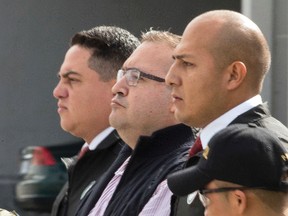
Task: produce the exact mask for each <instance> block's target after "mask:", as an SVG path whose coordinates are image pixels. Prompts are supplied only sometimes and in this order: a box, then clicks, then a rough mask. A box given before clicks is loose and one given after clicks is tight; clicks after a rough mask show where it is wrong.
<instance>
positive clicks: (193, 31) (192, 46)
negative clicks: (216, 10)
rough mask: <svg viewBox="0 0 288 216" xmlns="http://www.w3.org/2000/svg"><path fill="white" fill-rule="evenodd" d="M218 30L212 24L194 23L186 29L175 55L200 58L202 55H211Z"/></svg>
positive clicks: (208, 22)
mask: <svg viewBox="0 0 288 216" xmlns="http://www.w3.org/2000/svg"><path fill="white" fill-rule="evenodd" d="M216 32H217V28H214V27H212V26H211V22H210V21H207V22H202V21H192V22H190V23H189V24H188V25H187V27H186V28H185V30H184V32H183V35H182V39H181V41H180V43H179V45H178V46H177V47H176V49H175V51H174V53H173V54H174V55H185V56H186V55H189V56H190V55H193V56H199V54H200V53H201V55H202V54H204V53H206V54H209V50H210V49H209V48H211V46H213V43H216V42H217V41H215V40H214V37H215V34H216Z"/></svg>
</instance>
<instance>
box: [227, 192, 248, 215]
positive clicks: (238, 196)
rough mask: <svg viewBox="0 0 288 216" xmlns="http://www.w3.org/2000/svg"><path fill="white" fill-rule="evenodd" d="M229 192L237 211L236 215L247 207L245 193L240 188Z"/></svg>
mask: <svg viewBox="0 0 288 216" xmlns="http://www.w3.org/2000/svg"><path fill="white" fill-rule="evenodd" d="M230 194H231V197H230V199H231V202H232V205H233V208H234V210H235V212H237V213H238V215H242V214H243V213H244V211H245V210H246V208H247V196H246V194H245V193H244V192H243V191H241V190H235V191H232V193H230Z"/></svg>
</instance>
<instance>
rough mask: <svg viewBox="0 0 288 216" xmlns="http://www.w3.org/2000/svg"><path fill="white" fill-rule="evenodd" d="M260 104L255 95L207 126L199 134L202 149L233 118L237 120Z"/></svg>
mask: <svg viewBox="0 0 288 216" xmlns="http://www.w3.org/2000/svg"><path fill="white" fill-rule="evenodd" d="M261 103H262V98H261V96H260V95H256V96H254V97H252V98H250V99H248V100H246V101H244V102H243V103H241V104H239V105H238V106H236V107H234V108H233V109H231V110H229V111H228V112H226V113H224V114H223V115H222V116H220V117H218V118H217V119H215V120H214V121H212V122H211V123H210V124H208V125H207V126H206V127H205V128H203V129H202V130H201V132H200V139H201V143H202V147H203V149H204V148H206V147H207V145H208V142H209V141H210V139H211V138H212V136H213V135H214V134H216V133H217V132H218V131H220V130H222V129H223V128H225V127H227V126H228V125H229V124H230V123H231V122H232V121H233V120H234V119H235V118H237V116H239V115H241V114H242V113H244V112H246V111H248V110H250V109H252V108H253V107H256V106H258V105H259V104H261Z"/></svg>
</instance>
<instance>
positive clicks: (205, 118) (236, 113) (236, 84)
mask: <svg viewBox="0 0 288 216" xmlns="http://www.w3.org/2000/svg"><path fill="white" fill-rule="evenodd" d="M173 58H174V63H173V65H172V66H171V68H170V70H169V72H168V74H167V76H166V84H168V85H170V86H171V87H172V94H171V95H172V98H173V102H174V110H175V117H176V119H178V120H179V121H181V122H183V123H185V124H187V125H189V126H192V127H198V128H201V129H202V130H201V131H200V135H199V138H200V140H201V144H200V147H199V146H198V149H197V150H196V151H194V147H195V146H196V144H194V145H193V146H192V149H191V151H190V152H191V155H190V158H189V161H188V162H187V166H193V165H195V164H196V163H197V161H198V159H199V155H201V149H205V148H206V146H207V144H208V142H209V140H210V138H211V137H212V136H213V135H214V134H215V133H217V132H218V131H220V130H221V129H223V128H225V127H227V126H228V125H230V124H235V123H243V124H254V125H257V126H260V127H264V128H267V129H268V130H270V131H272V132H273V133H275V134H276V136H277V137H278V138H280V140H281V141H282V143H283V145H284V146H285V148H288V129H287V128H286V127H285V126H284V125H283V124H282V123H281V122H279V121H278V120H276V119H275V118H273V117H272V116H271V114H270V111H269V109H268V106H267V104H266V103H263V102H262V98H261V96H260V93H261V90H262V85H263V82H264V78H265V75H266V74H267V72H268V70H269V68H270V64H271V54H270V51H269V47H268V44H267V41H266V39H265V37H264V35H263V33H262V32H261V30H260V29H259V27H258V26H257V25H256V24H255V23H254V22H253V21H252V20H250V19H249V18H247V17H246V16H244V15H242V14H240V13H238V12H235V11H229V10H214V11H209V12H206V13H203V14H201V15H199V16H197V17H196V18H194V19H193V20H192V21H191V22H190V23H189V24H188V26H187V27H186V28H185V31H184V33H183V37H182V39H181V42H180V44H179V45H178V46H177V47H176V49H175V50H174V52H173ZM195 143H196V142H195ZM197 143H200V142H197ZM192 150H193V151H192ZM197 151H198V152H197ZM168 184H169V178H168ZM191 184H193V182H191ZM171 190H172V192H173V189H171ZM194 197H195V196H194V194H191V195H188V197H187V196H186V197H177V198H176V199H178V202H176V204H177V205H175V206H174V209H173V213H172V215H181V216H185V215H193V216H198V215H203V214H204V213H203V212H204V208H203V207H201V203H200V202H199V199H197V198H196V199H194ZM196 197H197V196H196Z"/></svg>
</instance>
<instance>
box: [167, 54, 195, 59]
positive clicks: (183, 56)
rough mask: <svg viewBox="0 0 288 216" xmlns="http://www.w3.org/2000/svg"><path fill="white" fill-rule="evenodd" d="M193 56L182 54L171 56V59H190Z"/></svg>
mask: <svg viewBox="0 0 288 216" xmlns="http://www.w3.org/2000/svg"><path fill="white" fill-rule="evenodd" d="M191 57H193V56H191V55H188V54H182V55H172V58H173V59H183V58H191Z"/></svg>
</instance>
